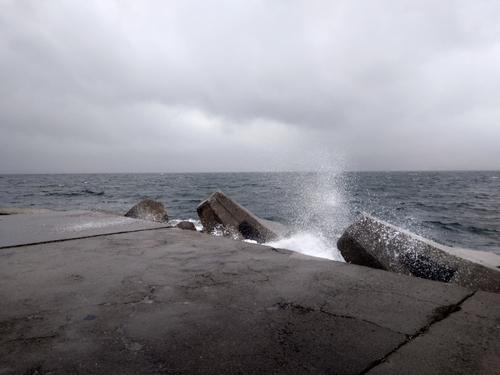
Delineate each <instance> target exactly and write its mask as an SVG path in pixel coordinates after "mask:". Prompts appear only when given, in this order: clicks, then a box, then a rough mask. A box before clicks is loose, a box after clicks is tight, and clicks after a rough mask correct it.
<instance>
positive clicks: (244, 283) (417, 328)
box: [0, 222, 500, 374]
mask: <svg viewBox="0 0 500 375" xmlns="http://www.w3.org/2000/svg"><path fill="white" fill-rule="evenodd" d="M20 224H21V223H20ZM0 225H3V223H2V222H0ZM25 225H26V222H25ZM0 280H1V288H0V293H1V294H0V374H68V373H72V374H366V373H370V374H374V373H375V374H377V373H394V374H396V373H398V374H429V373H436V374H438V373H439V374H446V373H458V374H460V373H463V374H500V355H499V353H500V299H499V296H498V295H497V294H493V293H487V292H477V293H474V292H473V291H472V290H470V289H466V288H461V287H458V286H454V285H450V284H445V283H439V282H434V281H430V280H424V279H419V278H413V277H408V276H405V275H399V274H395V273H391V272H386V271H381V270H374V269H371V268H367V267H361V266H355V265H350V264H345V263H340V262H334V261H328V260H321V259H317V258H311V257H307V256H305V255H301V254H298V253H294V252H291V251H287V250H280V249H272V248H269V247H266V246H261V245H256V244H249V243H245V242H239V241H234V240H230V239H227V238H222V237H215V236H211V235H208V234H202V233H199V232H193V231H183V230H180V229H177V228H159V229H151V230H145V231H139V232H129V233H121V234H109V235H101V236H98V237H91V238H82V239H74V240H67V241H60V242H54V243H45V244H37V245H30V246H21V247H8V248H3V249H0Z"/></svg>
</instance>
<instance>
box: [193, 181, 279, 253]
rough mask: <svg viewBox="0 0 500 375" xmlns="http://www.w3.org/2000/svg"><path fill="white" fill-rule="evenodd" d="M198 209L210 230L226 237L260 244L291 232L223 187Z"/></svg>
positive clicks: (203, 222) (203, 221) (206, 229)
mask: <svg viewBox="0 0 500 375" xmlns="http://www.w3.org/2000/svg"><path fill="white" fill-rule="evenodd" d="M197 211H198V216H199V217H200V220H201V223H202V224H203V228H204V230H205V231H206V232H208V233H213V232H214V231H217V232H221V233H222V234H223V235H224V236H226V237H231V238H234V239H250V240H254V241H257V242H259V243H263V242H268V241H274V240H277V239H279V238H282V237H285V236H286V235H288V233H289V230H288V229H287V228H286V227H285V226H284V225H282V224H280V223H277V222H273V221H269V220H264V219H260V218H258V217H257V216H255V215H254V214H253V213H251V212H250V211H248V210H247V209H246V208H245V207H243V206H242V205H240V204H239V203H237V202H236V201H234V200H233V199H231V198H230V197H228V196H227V195H225V194H224V193H223V192H221V191H220V190H218V191H216V192H214V193H212V194H211V195H210V196H209V197H208V198H206V199H205V200H204V201H202V202H201V203H200V204H199V205H198V208H197Z"/></svg>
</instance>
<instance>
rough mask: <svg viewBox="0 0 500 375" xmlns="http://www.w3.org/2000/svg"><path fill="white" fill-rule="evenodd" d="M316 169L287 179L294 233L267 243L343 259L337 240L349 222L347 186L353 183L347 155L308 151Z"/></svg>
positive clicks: (324, 256)
mask: <svg viewBox="0 0 500 375" xmlns="http://www.w3.org/2000/svg"><path fill="white" fill-rule="evenodd" d="M308 158H309V159H308V163H309V165H314V167H315V171H314V172H300V173H294V174H293V175H292V176H293V178H292V179H288V180H286V183H287V184H289V185H291V186H288V187H286V190H288V191H290V192H292V193H291V196H290V197H289V204H290V205H291V206H292V210H291V211H292V212H293V218H292V219H291V220H290V222H289V223H288V224H289V225H290V226H291V229H292V233H293V234H292V236H291V237H289V238H286V239H282V240H279V241H274V242H269V243H266V245H269V246H273V247H278V248H279V247H281V248H285V249H289V250H294V251H297V252H300V253H304V254H307V255H312V256H316V257H321V258H327V259H332V260H337V261H344V259H343V258H342V255H341V254H340V252H339V251H338V249H337V245H336V244H337V240H338V238H340V236H341V235H342V233H343V231H344V230H345V228H346V227H347V226H348V225H349V224H350V218H351V216H352V215H351V213H350V210H349V200H348V197H347V191H348V189H347V187H348V185H349V184H351V183H352V181H351V180H350V177H349V175H348V174H346V173H345V172H344V171H345V165H346V163H345V158H344V157H342V156H339V155H334V154H332V153H329V152H324V151H323V152H320V151H317V150H316V151H314V152H310V153H308Z"/></svg>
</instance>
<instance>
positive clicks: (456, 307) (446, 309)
mask: <svg viewBox="0 0 500 375" xmlns="http://www.w3.org/2000/svg"><path fill="white" fill-rule="evenodd" d="M474 294H476V291H474V292H472V293H470V294H468V295H467V296H465V297H464V298H462V300H460V301H459V302H457V303H456V304H451V305H442V306H440V307H438V308H437V309H436V310H435V313H434V316H433V318H434V320H433V321H432V322H430V323H429V324H427V325H425V326H424V327H422V328H421V329H420V330H419V331H418V332H416V333H415V334H413V335H407V336H406V337H407V339H406V340H405V341H404V342H403V343H401V344H400V345H398V346H397V347H396V348H394V349H393V350H392V351H390V352H389V353H387V354H386V355H385V356H384V357H383V358H381V359H380V360H376V361H374V362H372V364H371V365H370V366H368V367H367V368H366V369H364V370H363V371H361V372H360V373H359V375H364V374H366V373H368V372H369V371H370V370H372V369H373V368H375V367H377V366H379V365H380V364H382V363H383V362H385V361H386V360H387V359H388V358H389V357H390V356H391V355H392V354H393V353H395V352H397V351H398V350H399V349H401V348H402V347H403V346H405V345H407V344H408V343H410V342H411V341H412V340H413V339H415V338H416V337H419V336H423V335H424V334H425V333H426V332H427V331H428V330H429V329H430V328H431V327H432V326H433V325H434V324H436V323H438V322H440V321H442V320H444V319H446V318H448V317H449V316H450V315H451V314H453V313H454V312H457V311H460V306H461V305H462V304H463V303H464V302H465V301H467V300H468V299H469V298H471V297H472V296H474Z"/></svg>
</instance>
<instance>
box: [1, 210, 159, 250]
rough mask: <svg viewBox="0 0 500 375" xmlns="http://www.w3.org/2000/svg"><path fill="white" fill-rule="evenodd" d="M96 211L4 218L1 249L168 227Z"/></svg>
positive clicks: (59, 212)
mask: <svg viewBox="0 0 500 375" xmlns="http://www.w3.org/2000/svg"><path fill="white" fill-rule="evenodd" d="M168 226H169V225H168V224H159V223H153V222H147V221H143V220H135V219H130V218H127V217H123V216H115V215H109V214H104V213H102V212H95V211H49V212H42V213H37V214H24V215H6V216H1V217H0V248H2V247H7V246H19V245H27V244H34V243H41V242H51V241H61V240H66V239H71V238H80V237H89V236H99V235H104V234H108V233H119V232H126V231H136V230H145V229H153V228H164V227H168Z"/></svg>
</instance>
